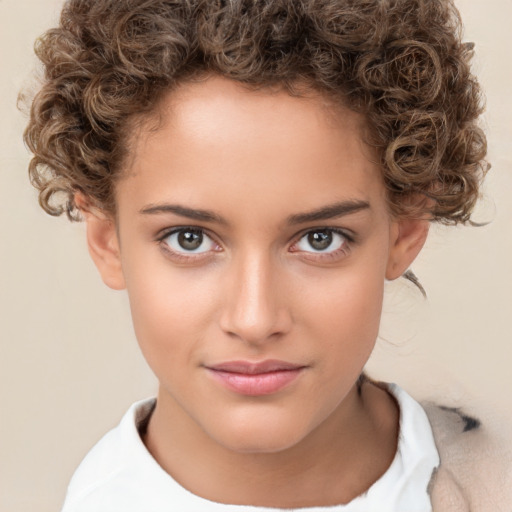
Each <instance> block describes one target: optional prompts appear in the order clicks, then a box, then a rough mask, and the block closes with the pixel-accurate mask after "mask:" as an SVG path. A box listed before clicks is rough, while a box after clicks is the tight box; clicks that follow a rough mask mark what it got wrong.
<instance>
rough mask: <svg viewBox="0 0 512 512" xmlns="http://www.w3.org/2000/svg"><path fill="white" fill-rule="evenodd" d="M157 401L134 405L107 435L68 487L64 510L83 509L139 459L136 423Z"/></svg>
mask: <svg viewBox="0 0 512 512" xmlns="http://www.w3.org/2000/svg"><path fill="white" fill-rule="evenodd" d="M153 405H154V400H153V399H149V400H144V401H141V402H137V403H135V404H133V405H132V406H131V407H130V408H129V409H128V411H127V412H126V413H125V415H124V416H123V418H122V420H121V422H120V423H119V425H118V426H117V427H115V428H113V429H112V430H110V431H109V432H108V433H107V434H105V435H104V436H103V437H102V438H101V439H100V441H98V443H96V445H94V446H93V448H92V449H91V450H90V451H89V453H88V454H87V455H86V456H85V458H84V459H83V460H82V462H81V463H80V465H79V466H78V468H77V469H76V471H75V473H74V474H73V477H72V478H71V481H70V483H69V486H68V490H67V493H66V500H65V503H64V507H63V510H62V512H68V511H72V510H73V511H74V510H77V509H80V507H79V504H81V503H82V502H84V501H88V500H90V499H91V498H92V497H94V496H95V495H96V494H98V492H101V489H104V488H108V487H109V486H112V485H115V484H114V483H115V482H116V480H118V479H119V478H120V476H122V475H123V473H126V471H127V468H128V467H129V465H130V464H131V463H132V462H133V458H136V452H137V451H138V450H139V446H138V445H139V444H140V443H141V440H140V436H139V435H138V429H137V426H138V424H139V422H140V421H141V418H142V419H143V417H146V416H148V415H149V413H150V412H151V410H152V408H153Z"/></svg>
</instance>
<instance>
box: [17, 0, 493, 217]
mask: <svg viewBox="0 0 512 512" xmlns="http://www.w3.org/2000/svg"><path fill="white" fill-rule="evenodd" d="M472 48H473V46H472V45H471V44H464V43H462V41H461V24H460V19H459V15H458V12H457V11H456V9H455V7H454V6H453V4H452V3H451V1H450V0H68V1H67V2H66V3H65V5H64V8H63V10H62V14H61V20H60V25H59V27H58V28H54V29H51V30H49V31H47V32H46V33H45V34H44V35H43V36H42V37H41V38H40V39H39V40H38V42H37V44H36V53H37V55H38V57H39V58H40V60H41V61H42V63H43V65H44V69H45V79H44V83H43V85H42V87H41V89H40V91H39V92H38V93H37V94H36V96H35V98H34V100H33V103H32V108H31V116H30V122H29V125H28V127H27V129H26V132H25V141H26V144H27V145H28V147H29V148H30V150H31V151H32V152H33V153H34V157H33V159H32V161H31V163H30V169H29V172H30V177H31V180H32V183H33V184H34V185H35V186H36V187H37V188H38V189H39V200H40V204H41V206H42V207H43V208H44V209H45V210H46V211H47V212H48V213H50V214H51V215H60V214H61V213H62V212H63V211H66V212H67V214H68V216H69V217H70V218H71V219H76V218H78V215H77V209H76V205H75V203H74V194H75V192H77V191H81V192H82V193H83V194H85V195H86V196H87V197H89V198H90V199H91V200H93V201H95V202H96V203H97V204H98V205H99V206H100V207H102V208H104V209H105V210H107V211H110V212H113V211H114V210H115V205H114V200H113V197H114V195H113V189H114V184H115V180H116V178H117V175H118V174H119V170H120V167H121V165H122V162H123V158H124V157H125V155H126V153H127V150H128V148H127V143H126V141H127V139H128V137H127V131H129V130H128V128H129V121H130V120H131V119H133V118H134V116H136V115H141V114H145V113H150V112H151V110H152V108H154V106H155V104H156V102H157V101H158V100H159V98H160V97H161V96H162V94H163V93H165V92H167V91H169V90H172V88H173V87H175V86H176V85H177V84H179V83H181V82H183V81H184V80H187V79H190V78H191V77H194V76H196V75H199V74H205V73H206V74H208V73H217V74H220V75H223V76H226V77H229V78H231V79H234V80H237V81H240V82H243V83H245V84H248V85H251V86H274V85H275V86H283V87H285V88H287V89H288V90H290V91H292V90H293V86H294V84H296V83H307V84H309V86H310V87H312V88H313V89H314V90H317V91H320V92H323V93H326V94H328V95H331V96H334V97H336V98H338V99H340V101H342V102H343V103H344V104H346V105H347V106H348V107H349V108H352V109H353V110H355V111H358V112H361V113H363V114H364V115H365V116H366V119H367V120H368V126H369V129H370V132H369V136H368V142H369V143H370V144H371V145H372V146H375V147H376V148H377V150H378V154H379V155H381V160H382V161H381V164H382V169H383V176H384V182H385V185H386V187H387V190H388V199H389V204H390V209H391V211H392V212H393V213H394V214H395V215H424V214H429V215H430V217H431V218H432V219H433V220H437V221H441V222H444V223H458V222H466V221H468V220H469V217H470V214H471V211H472V209H473V206H474V204H475V202H476V200H477V198H478V190H479V185H480V183H481V180H482V178H483V176H484V174H485V172H486V170H487V164H486V162H485V161H484V157H485V154H486V140H485V136H484V135H483V133H482V132H481V130H480V129H479V128H478V127H477V125H476V120H477V118H478V116H479V115H480V113H481V111H482V105H481V100H480V90H479V86H478V84H477V82H476V80H475V78H474V77H473V76H472V74H471V72H470V68H469V62H470V59H471V56H472ZM62 194H64V200H63V201H62V200H61V198H62ZM411 194H422V195H424V196H426V197H428V198H429V199H430V201H427V202H425V203H424V204H423V206H418V204H417V203H418V202H417V201H416V202H411V201H407V200H406V199H407V198H408V197H410V195H411Z"/></svg>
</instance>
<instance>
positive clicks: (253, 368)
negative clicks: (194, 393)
mask: <svg viewBox="0 0 512 512" xmlns="http://www.w3.org/2000/svg"><path fill="white" fill-rule="evenodd" d="M304 367H305V365H300V364H295V363H289V362H287V361H278V360H276V359H268V360H266V361H260V362H252V361H226V362H224V363H220V364H215V365H211V366H207V368H209V369H210V370H215V371H219V372H229V373H242V374H246V375H258V374H261V373H270V372H278V371H286V370H300V369H301V368H304Z"/></svg>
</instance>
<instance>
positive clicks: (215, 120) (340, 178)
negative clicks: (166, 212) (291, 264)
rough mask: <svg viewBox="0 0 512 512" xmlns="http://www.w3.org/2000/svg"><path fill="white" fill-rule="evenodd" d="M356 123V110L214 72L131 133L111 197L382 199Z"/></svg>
mask: <svg viewBox="0 0 512 512" xmlns="http://www.w3.org/2000/svg"><path fill="white" fill-rule="evenodd" d="M155 121H156V123H155ZM363 129H364V119H363V117H362V116H361V115H359V114H357V113H355V112H353V111H351V110H349V109H347V108H346V107H343V106H342V105H340V104H337V103H335V102H334V101H332V100H330V99H328V98H326V97H324V96H322V95H320V94H314V93H309V94H307V95H304V96H301V97H297V96H291V95H290V94H288V93H287V92H286V91H284V90H274V91H270V90H268V89H261V90H250V89H248V88H246V87H244V86H243V85H241V84H239V83H237V82H234V81H232V80H228V79H225V78H220V77H213V78H209V79H207V80H204V81H201V82H197V83H188V84H184V85H182V86H180V88H179V89H177V90H175V91H173V92H171V93H169V94H168V95H167V96H165V97H164V98H163V100H162V101H161V102H160V103H159V105H158V110H157V111H156V112H155V116H154V118H153V119H152V121H150V122H149V123H144V124H141V125H140V127H139V130H138V131H137V132H135V135H134V137H133V139H132V140H133V145H132V159H131V162H130V165H129V167H128V168H127V169H126V172H125V174H124V176H125V178H124V179H123V180H121V182H120V184H119V186H118V189H119V190H118V192H119V193H118V196H119V197H118V201H119V202H122V201H123V197H122V196H123V195H126V194H130V195H131V196H132V197H131V201H136V202H139V203H146V204H148V203H151V202H153V203H154V202H158V201H168V200H170V199H173V200H174V199H175V198H176V197H177V196H180V195H181V197H183V198H184V199H186V200H191V201H202V200H203V199H204V200H205V201H206V202H208V201H214V200H215V199H216V198H217V197H219V194H220V195H222V196H223V197H224V199H228V198H229V197H232V198H233V200H234V199H237V200H239V199H241V198H242V201H246V202H253V203H258V204H259V203H263V204H265V203H271V202H274V203H279V202H281V203H283V202H285V201H290V200H293V199H295V200H296V201H299V202H300V201H302V203H303V204H302V206H303V207H305V208H307V207H311V208H315V207H318V204H317V203H332V202H336V201H337V200H343V199H360V200H368V199H369V198H370V197H369V196H374V198H375V197H378V198H379V199H380V198H382V196H383V184H382V178H381V172H380V169H379V168H378V166H377V165H376V164H375V162H374V161H375V160H376V158H375V155H373V154H372V152H371V151H370V148H369V147H368V146H366V144H364V142H363V138H362V133H363ZM169 196H173V197H169ZM230 200H231V199H230ZM304 202H306V203H308V204H304ZM141 206H142V205H141Z"/></svg>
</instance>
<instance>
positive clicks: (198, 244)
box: [162, 228, 216, 254]
mask: <svg viewBox="0 0 512 512" xmlns="http://www.w3.org/2000/svg"><path fill="white" fill-rule="evenodd" d="M162 241H163V242H164V243H165V244H167V245H168V246H169V248H170V249H171V250H172V251H174V252H177V253H193V254H199V253H204V252H208V251H211V250H213V249H214V248H215V247H216V245H215V242H214V241H213V240H212V239H211V238H210V237H209V236H208V235H207V234H206V233H205V232H204V231H203V230H201V229H193V228H179V229H175V230H174V231H172V232H171V233H170V234H169V235H167V236H166V237H165V238H164V239H163V240H162Z"/></svg>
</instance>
